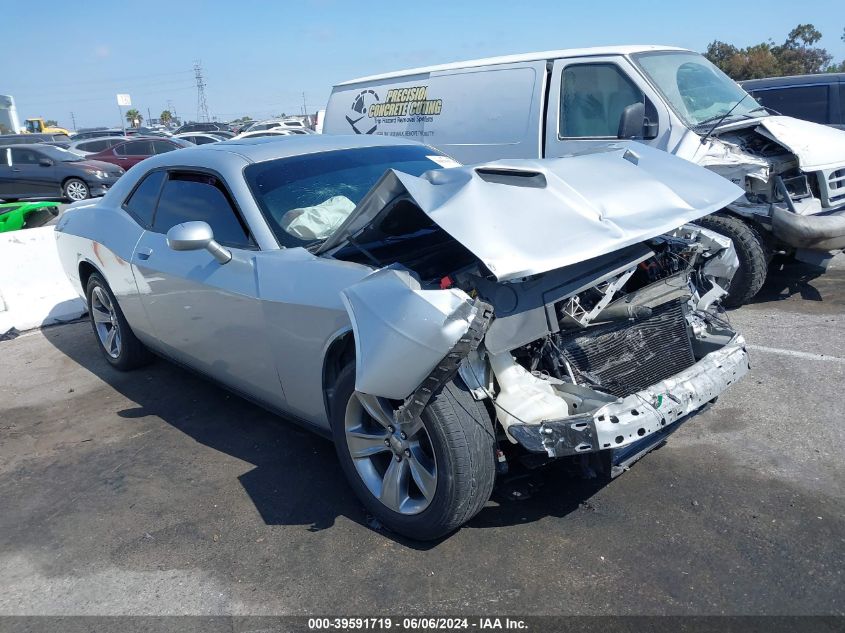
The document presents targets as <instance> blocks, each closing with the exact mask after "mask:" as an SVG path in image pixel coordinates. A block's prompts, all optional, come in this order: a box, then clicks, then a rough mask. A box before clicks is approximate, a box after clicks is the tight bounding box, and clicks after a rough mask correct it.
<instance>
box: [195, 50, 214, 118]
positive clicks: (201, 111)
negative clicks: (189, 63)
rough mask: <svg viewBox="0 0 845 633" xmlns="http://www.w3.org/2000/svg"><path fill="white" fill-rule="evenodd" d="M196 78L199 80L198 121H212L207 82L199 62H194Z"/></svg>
mask: <svg viewBox="0 0 845 633" xmlns="http://www.w3.org/2000/svg"><path fill="white" fill-rule="evenodd" d="M194 76H195V77H196V80H197V120H198V121H210V120H211V118H210V117H209V116H208V102H207V101H206V99H205V82H204V81H203V78H202V66H201V65H200V62H199V61H195V62H194Z"/></svg>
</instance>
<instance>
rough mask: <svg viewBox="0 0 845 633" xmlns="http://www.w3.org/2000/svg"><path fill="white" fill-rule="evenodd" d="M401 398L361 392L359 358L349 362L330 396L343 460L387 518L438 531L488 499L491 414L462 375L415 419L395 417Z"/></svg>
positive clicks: (361, 493) (424, 535) (377, 513)
mask: <svg viewBox="0 0 845 633" xmlns="http://www.w3.org/2000/svg"><path fill="white" fill-rule="evenodd" d="M396 404H397V403H395V402H393V401H391V400H387V399H385V398H378V397H376V396H372V395H368V394H364V393H361V392H358V391H356V390H355V366H354V363H350V365H349V366H347V367H345V368H344V369H343V370H342V371H341V372H340V374H339V375H338V377H337V381H336V383H335V388H334V389H333V395H332V409H331V427H332V436H333V438H334V443H335V448H336V449H337V455H338V459H339V460H340V465H341V468H342V469H343V473H344V475H346V479H347V480H348V481H349V484H350V486H351V487H352V489H353V490H354V491H355V494H356V495H357V496H358V498H359V499H360V500H361V502H362V503H363V504H364V505H365V506H366V508H367V510H368V511H369V512H370V514H372V515H373V516H374V517H375V518H376V519H378V521H379V522H380V523H381V524H382V525H384V526H385V527H387V528H389V529H391V530H393V531H394V532H398V533H399V534H403V535H405V536H408V537H411V538H414V539H419V540H430V539H436V538H440V537H441V536H443V535H445V534H448V533H449V532H451V531H453V530H455V529H457V528H458V527H460V526H461V525H463V524H464V523H466V522H467V521H469V520H470V519H471V518H472V517H474V516H475V515H476V514H477V513H478V512H479V511H480V510H481V508H482V507H483V506H484V504H485V503H486V502H487V500H488V499H489V498H490V493H491V492H492V491H493V480H494V478H495V461H494V452H495V447H496V438H495V435H494V433H493V424H492V420H491V418H490V414H489V413H488V411H487V409H486V408H485V407H484V405H483V404H482V403H480V402H476V401H475V400H473V398H472V396H471V395H470V392H469V390H468V389H467V388H466V386H465V385H464V384H463V383H462V382H461V381H460V379H457V378H456V379H455V380H453V381H452V382H449V383H447V384H446V385H445V386H444V387H443V388H442V389H441V390H440V391H439V392H438V393H436V394H435V395H434V396H433V397H432V398H431V400H430V401H429V403H428V405H427V406H426V407H425V409H423V411H422V415H420V416H419V417H417V418H416V419H414V420H413V421H411V422H408V423H402V424H399V423H397V422H396V419H395V416H394V410H395V406H396Z"/></svg>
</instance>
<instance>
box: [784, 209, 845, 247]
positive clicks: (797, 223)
mask: <svg viewBox="0 0 845 633" xmlns="http://www.w3.org/2000/svg"><path fill="white" fill-rule="evenodd" d="M772 233H774V235H775V237H777V238H778V239H779V240H780V241H782V242H783V243H784V244H787V245H789V246H792V247H793V248H806V249H810V250H820V251H835V250H839V249H842V248H845V207H841V208H838V209H834V210H832V211H823V212H821V213H816V214H813V215H798V214H797V213H792V212H791V211H790V210H788V209H785V208H783V207H778V206H773V207H772Z"/></svg>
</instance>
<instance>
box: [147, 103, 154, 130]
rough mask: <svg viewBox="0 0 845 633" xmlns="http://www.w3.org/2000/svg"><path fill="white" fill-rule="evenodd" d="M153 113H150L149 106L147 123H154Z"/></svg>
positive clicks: (148, 108) (148, 107)
mask: <svg viewBox="0 0 845 633" xmlns="http://www.w3.org/2000/svg"><path fill="white" fill-rule="evenodd" d="M152 120H153V115H152V114H150V106H147V125H152V123H151V121H152Z"/></svg>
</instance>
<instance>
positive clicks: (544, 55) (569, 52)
mask: <svg viewBox="0 0 845 633" xmlns="http://www.w3.org/2000/svg"><path fill="white" fill-rule="evenodd" d="M648 51H682V52H684V53H690V52H692V51H689V50H687V49H685V48H677V47H674V46H659V45H655V44H632V45H629V46H592V47H588V48H563V49H560V50H556V51H539V52H536V53H520V54H518V55H503V56H500V57H485V58H482V59H471V60H468V61H464V62H453V63H451V64H439V65H436V66H423V67H420V68H411V69H409V70H399V71H394V72H389V73H383V74H380V75H370V76H368V77H359V78H358V79H351V80H349V81H344V82H341V83H339V84H335V85H336V86H349V85H352V84H357V83H365V82H367V83H368V82H373V81H381V80H383V79H397V78H399V77H406V76H408V75H422V74H424V73H432V72H439V71H444V70H459V69H461V68H477V67H479V66H494V65H498V64H516V63H519V62H533V61H540V60H546V59H558V58H561V57H590V56H596V55H631V54H633V53H645V52H648Z"/></svg>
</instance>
